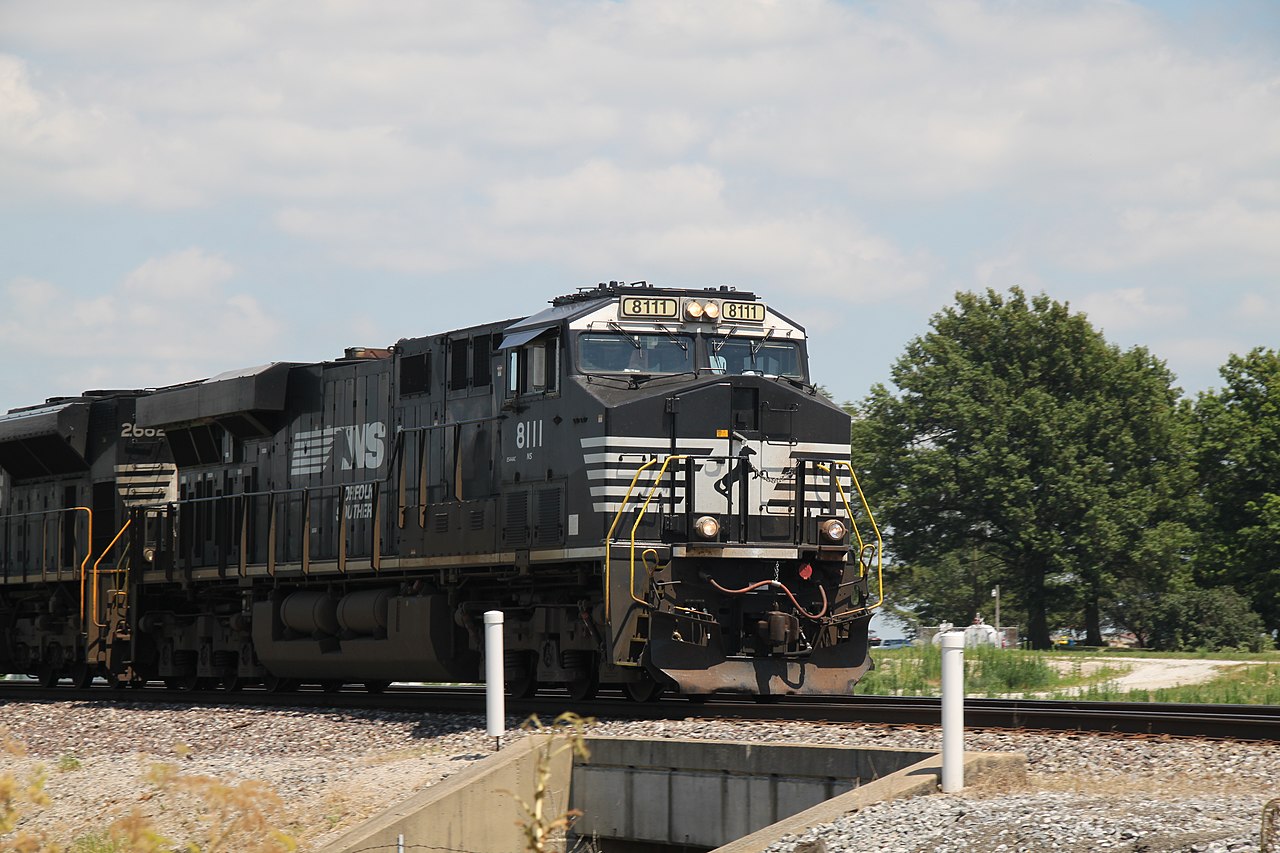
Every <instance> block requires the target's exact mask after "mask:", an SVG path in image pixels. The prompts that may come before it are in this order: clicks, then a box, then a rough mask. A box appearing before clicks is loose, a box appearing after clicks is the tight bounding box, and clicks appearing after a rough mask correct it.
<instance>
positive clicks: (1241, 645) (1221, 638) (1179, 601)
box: [1149, 587, 1272, 652]
mask: <svg viewBox="0 0 1280 853" xmlns="http://www.w3.org/2000/svg"><path fill="white" fill-rule="evenodd" d="M1154 609H1155V616H1156V618H1155V619H1154V620H1153V625H1152V628H1151V636H1150V640H1149V643H1150V646H1151V648H1153V649H1159V650H1162V651H1180V652H1185V651H1194V650H1197V649H1205V650H1207V651H1217V650H1219V649H1243V650H1247V651H1251V652H1260V651H1265V650H1266V649H1269V648H1271V646H1272V643H1271V638H1270V637H1268V636H1267V635H1266V634H1264V633H1263V625H1262V617H1261V616H1259V615H1258V614H1257V613H1255V612H1254V611H1253V610H1252V609H1251V608H1250V607H1249V602H1248V600H1247V599H1246V598H1245V597H1244V596H1242V595H1241V594H1240V593H1238V592H1236V591H1235V590H1234V589H1231V588H1230V587H1217V588H1215V589H1192V590H1187V591H1185V592H1170V593H1166V594H1164V595H1161V596H1159V599H1158V600H1157V601H1156V602H1155V608H1154Z"/></svg>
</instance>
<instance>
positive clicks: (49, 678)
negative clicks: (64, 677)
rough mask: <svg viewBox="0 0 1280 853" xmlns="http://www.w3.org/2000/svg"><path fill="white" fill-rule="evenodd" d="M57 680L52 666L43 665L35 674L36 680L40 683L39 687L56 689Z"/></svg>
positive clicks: (56, 671)
mask: <svg viewBox="0 0 1280 853" xmlns="http://www.w3.org/2000/svg"><path fill="white" fill-rule="evenodd" d="M58 678H59V673H58V670H57V668H56V667H54V666H53V665H52V664H43V665H42V666H41V667H40V670H39V672H37V673H36V680H37V681H39V682H40V686H41V687H57V686H58Z"/></svg>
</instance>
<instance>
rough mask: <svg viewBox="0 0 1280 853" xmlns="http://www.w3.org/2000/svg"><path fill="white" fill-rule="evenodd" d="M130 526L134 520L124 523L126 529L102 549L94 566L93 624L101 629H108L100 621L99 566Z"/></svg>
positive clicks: (82, 606) (82, 616)
mask: <svg viewBox="0 0 1280 853" xmlns="http://www.w3.org/2000/svg"><path fill="white" fill-rule="evenodd" d="M130 524H133V519H132V518H131V519H129V520H128V521H126V522H125V523H124V527H121V528H120V530H119V532H117V533H116V535H115V538H114V539H112V540H111V543H110V544H109V545H107V547H106V548H104V549H102V554H101V555H100V556H99V557H98V559H97V560H96V561H95V562H94V564H93V624H94V625H96V626H97V627H99V628H105V627H107V623H105V622H99V621H98V574H99V573H98V566H100V565H102V561H103V560H105V559H106V558H107V555H108V554H110V553H111V549H112V548H114V547H115V546H116V543H117V542H119V541H120V537H121V536H123V535H124V532H125V531H126V530H128V529H129V525H130ZM110 571H112V572H117V571H119V569H111V570H110ZM80 624H81V625H83V624H84V579H83V578H82V579H81V580H80Z"/></svg>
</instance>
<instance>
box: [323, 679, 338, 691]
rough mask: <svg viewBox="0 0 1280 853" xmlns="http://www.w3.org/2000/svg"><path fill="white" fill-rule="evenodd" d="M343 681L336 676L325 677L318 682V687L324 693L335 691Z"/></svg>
mask: <svg viewBox="0 0 1280 853" xmlns="http://www.w3.org/2000/svg"><path fill="white" fill-rule="evenodd" d="M342 684H343V682H342V681H341V680H340V679H337V678H326V679H325V680H324V681H321V682H320V689H321V690H323V691H324V692H325V693H337V692H338V691H339V690H341V689H342Z"/></svg>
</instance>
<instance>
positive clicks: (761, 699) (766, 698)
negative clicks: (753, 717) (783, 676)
mask: <svg viewBox="0 0 1280 853" xmlns="http://www.w3.org/2000/svg"><path fill="white" fill-rule="evenodd" d="M751 698H752V699H754V700H756V702H757V703H758V704H760V705H773V704H774V703H776V702H777V701H778V700H779V699H781V698H782V695H781V694H780V693H757V694H756V695H755V696H752V697H751Z"/></svg>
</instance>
